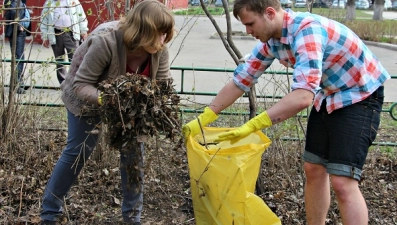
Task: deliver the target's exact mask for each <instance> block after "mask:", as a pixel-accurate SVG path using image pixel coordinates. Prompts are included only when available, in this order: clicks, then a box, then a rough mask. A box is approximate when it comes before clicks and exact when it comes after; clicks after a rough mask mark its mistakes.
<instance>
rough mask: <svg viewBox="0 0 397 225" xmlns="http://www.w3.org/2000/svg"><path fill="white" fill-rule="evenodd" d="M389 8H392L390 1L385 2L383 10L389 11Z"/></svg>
mask: <svg viewBox="0 0 397 225" xmlns="http://www.w3.org/2000/svg"><path fill="white" fill-rule="evenodd" d="M391 7H392V4H391V0H385V5H384V8H385V10H389V9H391Z"/></svg>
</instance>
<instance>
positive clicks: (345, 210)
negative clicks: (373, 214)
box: [331, 175, 368, 225]
mask: <svg viewBox="0 0 397 225" xmlns="http://www.w3.org/2000/svg"><path fill="white" fill-rule="evenodd" d="M331 184H332V188H333V189H334V191H335V195H336V199H337V201H338V206H339V210H340V214H341V217H342V223H343V225H367V224H368V208H367V204H366V202H365V199H364V197H363V195H362V194H361V191H360V189H359V187H358V181H357V180H355V179H353V178H350V177H344V176H337V175H331Z"/></svg>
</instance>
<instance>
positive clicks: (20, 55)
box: [9, 31, 26, 83]
mask: <svg viewBox="0 0 397 225" xmlns="http://www.w3.org/2000/svg"><path fill="white" fill-rule="evenodd" d="M16 38H17V41H16V45H15V58H16V59H17V60H18V59H25V54H24V49H25V39H26V32H24V31H23V32H18V34H17V37H16ZM9 40H10V48H11V51H12V36H11V37H10V38H9ZM23 65H24V63H23V62H18V63H17V68H16V69H17V73H18V77H17V82H18V83H21V82H22V72H23Z"/></svg>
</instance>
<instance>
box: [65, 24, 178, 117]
mask: <svg viewBox="0 0 397 225" xmlns="http://www.w3.org/2000/svg"><path fill="white" fill-rule="evenodd" d="M118 24H119V22H118V21H113V22H108V23H104V24H101V25H99V26H98V27H97V28H96V29H95V30H94V31H93V32H92V33H91V34H90V35H89V36H88V38H87V40H85V41H84V42H83V44H82V45H81V46H79V47H78V48H77V49H76V51H75V53H74V56H73V60H72V63H71V66H70V70H69V73H68V74H67V76H66V79H65V81H63V82H62V84H61V89H62V101H63V102H64V104H65V106H66V108H67V109H68V110H69V111H70V112H72V113H73V114H75V115H84V116H93V115H96V114H97V110H90V111H87V109H90V108H91V109H92V108H93V107H94V108H95V107H97V106H98V105H97V102H98V89H97V87H98V84H99V83H100V82H101V81H103V80H106V79H108V78H115V77H117V76H119V75H120V74H126V67H127V64H126V47H125V45H124V42H123V34H122V32H121V30H119V29H118ZM150 63H151V65H150V79H171V74H170V66H169V55H168V48H167V47H165V48H164V49H163V50H161V51H159V52H157V53H156V54H152V55H151V60H150ZM82 110H83V111H84V113H82V112H83V111H82Z"/></svg>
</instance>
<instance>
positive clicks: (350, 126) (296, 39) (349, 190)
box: [183, 0, 390, 225]
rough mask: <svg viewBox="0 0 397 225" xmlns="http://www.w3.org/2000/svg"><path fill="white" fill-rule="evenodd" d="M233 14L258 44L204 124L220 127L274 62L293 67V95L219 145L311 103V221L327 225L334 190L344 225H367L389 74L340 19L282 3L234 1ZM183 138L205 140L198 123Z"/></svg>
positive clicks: (203, 117) (308, 200)
mask: <svg viewBox="0 0 397 225" xmlns="http://www.w3.org/2000/svg"><path fill="white" fill-rule="evenodd" d="M233 14H234V16H235V17H236V18H237V19H238V20H240V21H241V22H242V23H243V24H244V25H245V27H246V31H247V33H249V34H251V35H252V36H253V37H255V38H256V39H259V40H260V43H259V44H258V45H257V46H256V47H255V48H254V50H253V51H252V53H251V55H250V56H249V58H248V60H247V61H246V62H245V63H244V64H240V65H239V66H238V67H237V68H236V70H235V71H234V79H233V80H231V81H230V82H229V83H227V84H226V85H225V87H223V88H222V90H221V91H220V92H219V93H218V95H217V96H216V97H215V99H214V100H213V102H212V103H211V104H210V105H209V106H208V107H206V108H205V109H204V112H203V113H202V114H201V115H200V116H199V117H198V119H199V120H200V123H201V125H202V126H206V125H207V124H209V123H211V122H213V121H215V120H216V119H217V117H218V116H217V114H218V113H220V112H221V111H222V110H223V109H225V108H227V107H228V106H230V105H231V104H232V103H234V102H235V101H236V100H237V99H238V98H239V97H241V96H242V95H243V94H244V92H247V91H249V89H250V87H251V86H252V85H253V84H255V83H256V82H257V80H258V78H259V77H260V76H261V75H262V74H263V72H264V71H265V70H266V69H267V68H268V67H269V66H270V65H271V64H272V62H273V60H275V59H278V60H280V62H281V63H282V64H284V65H289V66H291V67H293V68H294V72H293V81H294V82H293V84H292V91H291V92H290V93H289V94H287V95H286V96H284V97H283V98H282V99H281V100H279V101H278V102H277V103H276V104H275V105H273V106H272V107H271V108H269V109H268V110H266V111H265V112H262V113H261V114H259V115H258V116H256V117H254V118H253V119H251V120H250V121H248V122H247V123H246V124H244V125H243V126H241V127H239V128H238V129H235V130H231V131H229V132H226V133H224V134H221V135H220V136H219V137H218V139H217V140H216V141H229V140H230V141H236V140H238V139H240V138H242V137H245V136H247V135H248V134H250V133H252V132H254V131H256V130H259V129H263V128H266V127H270V126H272V125H273V124H277V123H280V122H282V121H284V120H286V119H288V118H290V117H292V116H294V115H296V114H297V113H299V112H300V111H302V110H303V109H305V108H307V107H309V106H310V105H312V104H313V108H312V110H311V113H310V116H309V119H308V125H307V139H306V146H305V152H304V154H303V159H304V161H305V164H304V170H305V174H306V184H305V207H306V219H307V223H308V224H309V225H311V224H325V219H326V216H327V213H328V209H329V205H330V184H331V185H332V187H333V190H334V191H335V194H336V198H337V201H338V205H339V209H340V213H341V217H342V221H343V224H344V225H349V224H354V225H361V224H368V209H367V206H366V203H365V200H364V198H363V196H362V194H361V191H360V189H359V186H358V182H359V181H360V178H361V171H362V168H363V165H364V162H365V158H366V156H367V152H368V148H369V146H370V145H371V144H372V142H373V140H374V139H375V137H376V133H377V129H378V126H379V123H380V113H381V110H382V104H383V99H384V91H383V84H384V82H385V81H386V80H388V79H390V75H389V74H388V73H387V72H386V71H385V69H384V68H383V66H382V65H381V63H380V62H379V61H378V59H377V58H376V57H375V56H374V55H373V54H372V52H371V51H370V50H369V49H368V48H367V47H366V46H365V44H364V43H363V42H362V41H361V40H360V38H359V37H357V36H356V35H355V34H354V33H353V32H352V31H351V30H350V29H349V28H347V27H346V26H344V25H342V24H340V23H338V22H336V21H333V20H330V19H327V18H325V17H321V16H318V15H314V14H310V13H295V12H292V11H290V10H283V9H282V8H281V6H280V2H279V0H236V1H235V3H234V8H233ZM183 132H184V135H185V136H188V135H196V134H199V133H200V125H199V122H198V120H197V119H196V120H193V121H191V122H189V123H188V124H186V125H185V126H184V127H183ZM330 181H331V182H330Z"/></svg>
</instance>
